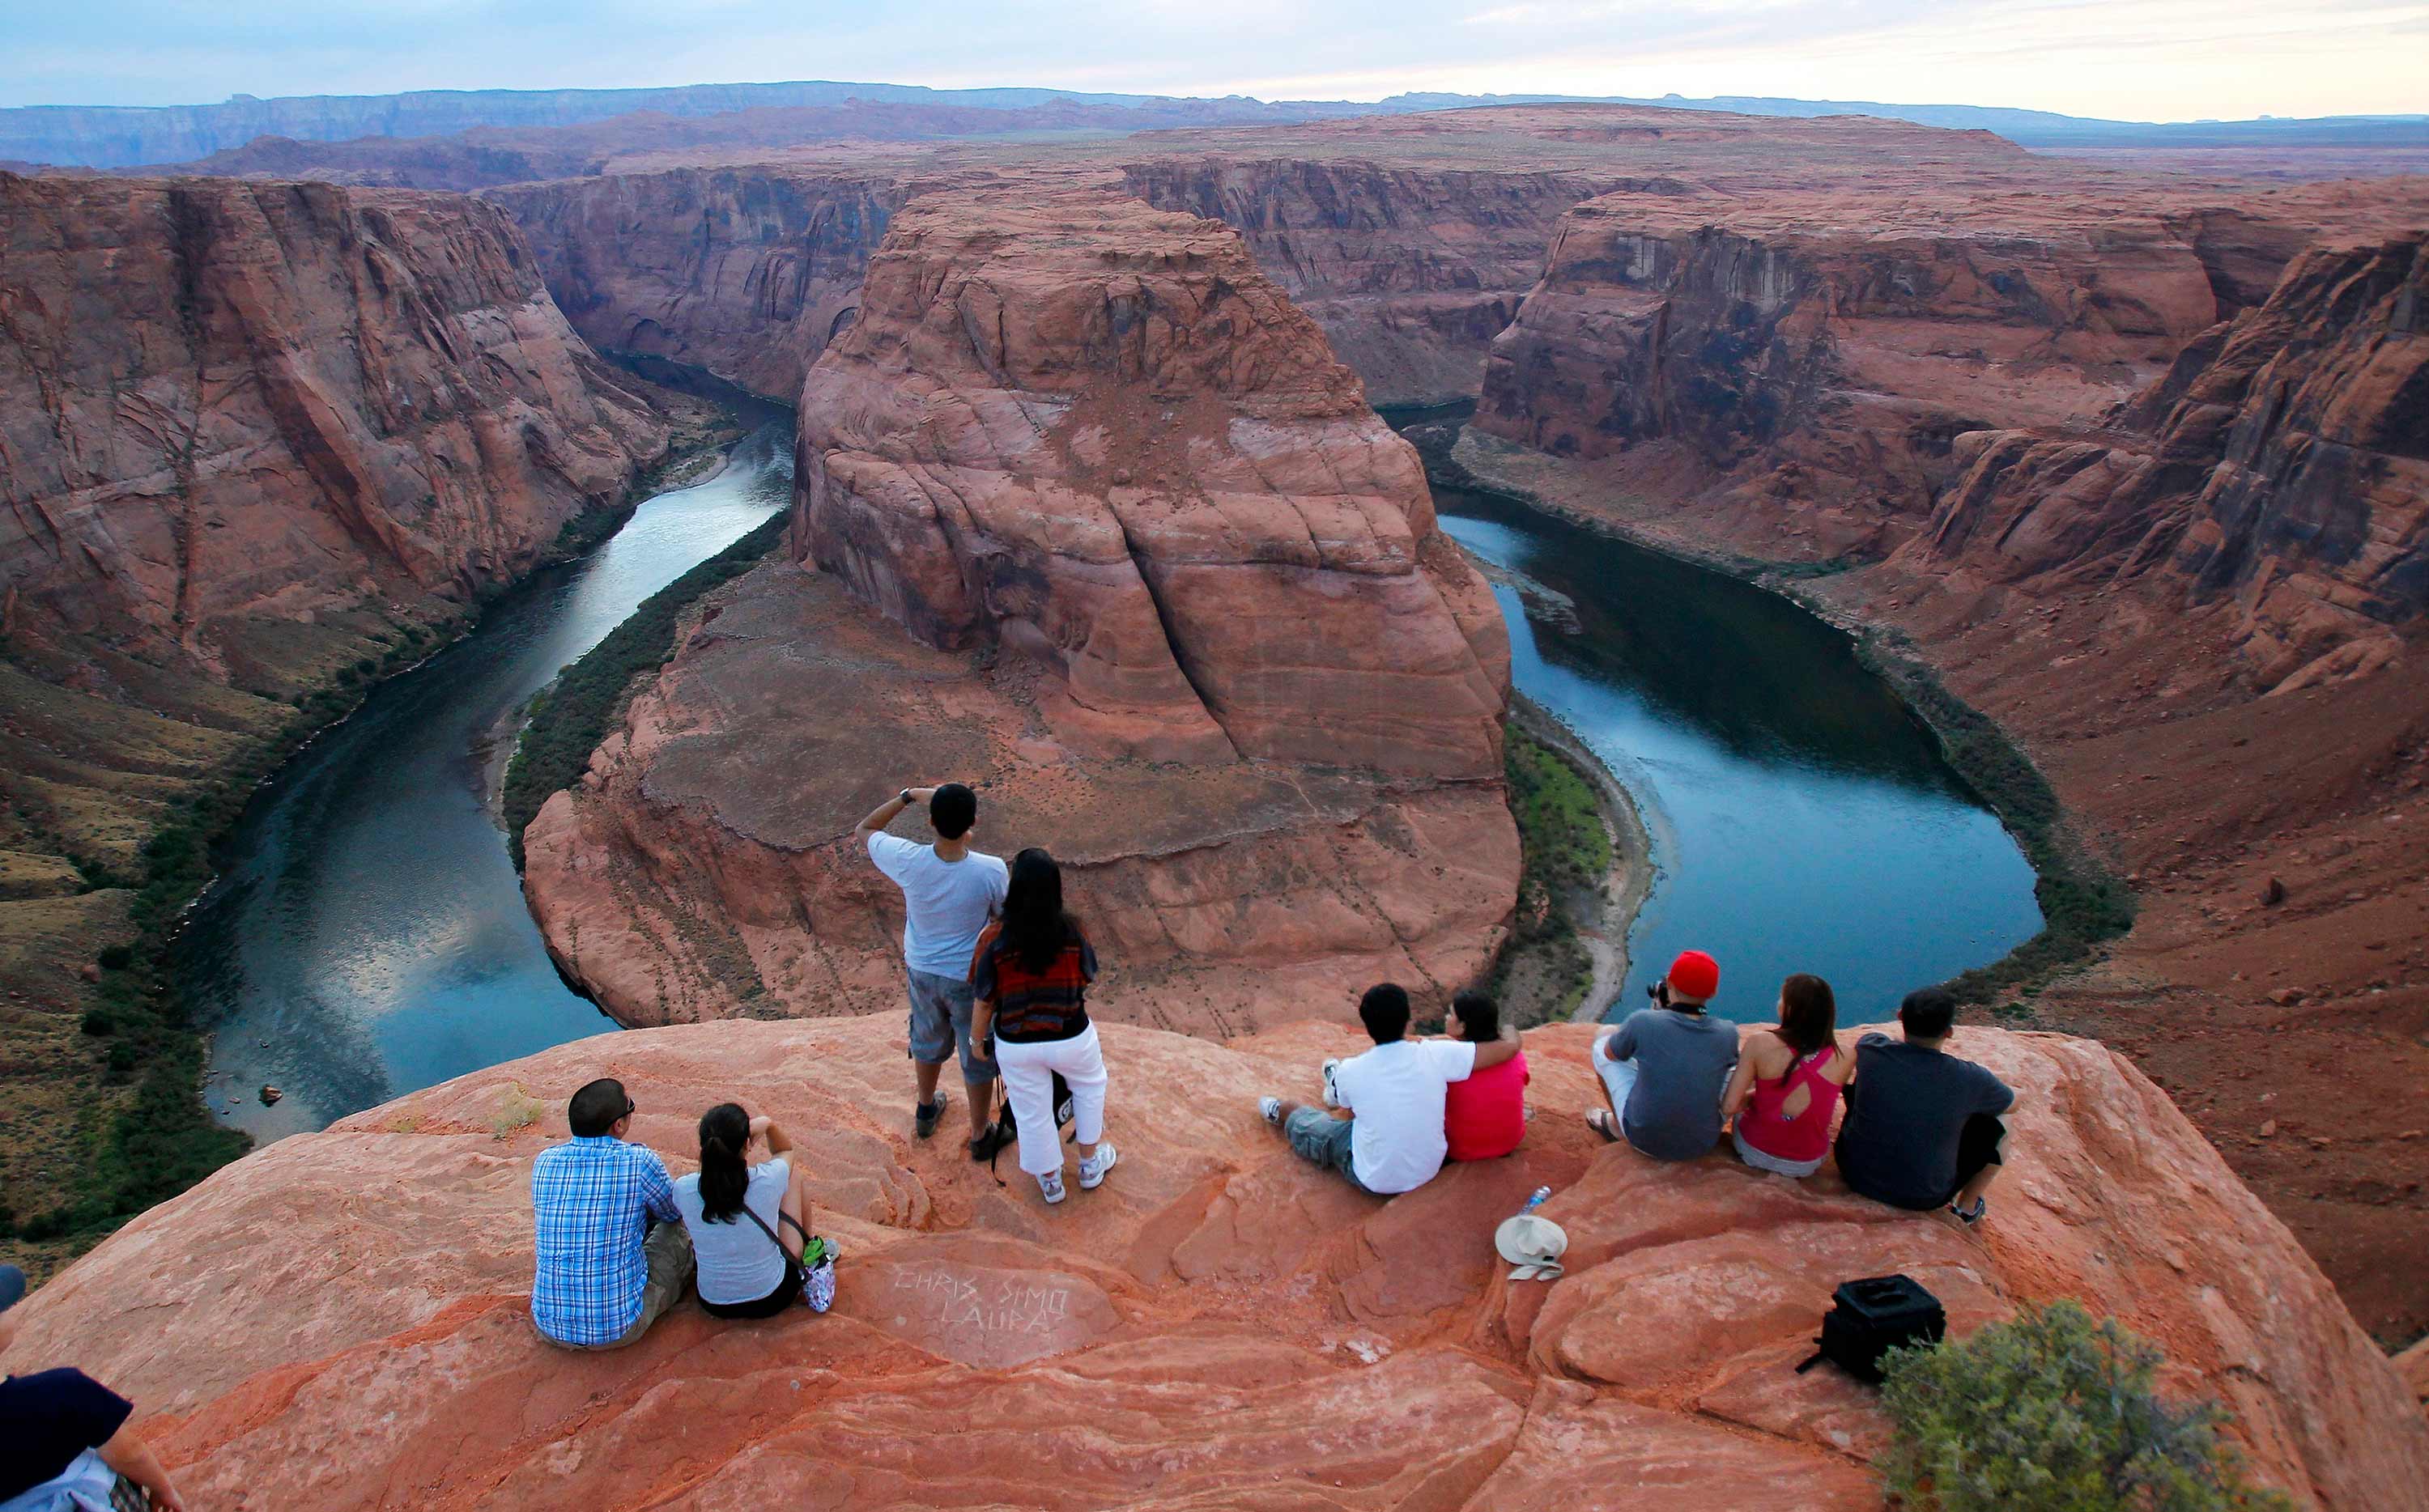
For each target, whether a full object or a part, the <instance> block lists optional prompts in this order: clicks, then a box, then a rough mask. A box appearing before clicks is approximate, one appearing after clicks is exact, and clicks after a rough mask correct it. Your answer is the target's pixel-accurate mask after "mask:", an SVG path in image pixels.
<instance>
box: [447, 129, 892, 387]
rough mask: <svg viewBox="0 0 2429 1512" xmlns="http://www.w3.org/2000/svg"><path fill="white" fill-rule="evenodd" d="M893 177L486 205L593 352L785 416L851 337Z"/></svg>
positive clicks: (739, 175)
mask: <svg viewBox="0 0 2429 1512" xmlns="http://www.w3.org/2000/svg"><path fill="white" fill-rule="evenodd" d="M907 193H908V189H906V188H905V186H904V184H903V182H902V180H901V175H899V174H896V173H884V172H877V173H871V172H867V171H860V172H837V173H826V172H819V171H817V170H788V169H783V168H686V169H672V170H668V171H666V172H662V173H621V174H616V175H612V176H607V177H600V178H588V179H576V180H569V181H565V182H561V183H551V184H536V185H527V186H521V187H518V188H513V189H494V190H491V191H490V192H489V193H488V194H487V198H488V199H489V200H490V201H491V202H492V203H494V204H496V205H500V206H501V207H503V208H504V210H505V211H506V212H507V213H508V214H509V215H511V216H513V217H514V219H515V222H516V223H517V224H519V225H520V226H521V228H522V231H523V235H524V236H525V237H526V238H529V240H530V243H531V247H532V251H533V253H534V254H535V255H537V258H538V259H539V268H540V271H541V273H542V275H543V276H544V277H545V278H546V279H547V281H548V287H549V289H550V291H551V292H552V293H554V295H555V297H556V303H557V304H558V306H559V307H560V308H561V309H563V310H564V311H565V314H566V318H567V319H569V320H571V321H572V322H573V326H574V329H575V330H577V331H579V332H581V333H582V335H583V336H584V337H586V338H587V339H588V340H589V341H590V342H591V344H592V345H594V346H597V347H599V348H601V349H602V350H605V351H613V352H639V353H648V354H650V355H652V356H658V357H666V358H669V359H671V360H674V361H677V362H685V363H689V364H691V365H692V366H694V367H698V368H705V369H707V370H709V371H710V372H713V373H715V374H717V375H718V376H719V377H720V378H723V379H725V380H726V381H728V382H729V383H733V384H736V385H738V386H741V387H744V388H747V389H749V390H751V391H752V393H755V394H762V395H765V396H767V397H768V398H771V399H775V400H778V401H781V402H782V403H787V404H789V403H793V402H794V401H795V400H796V399H798V398H799V397H800V395H801V379H802V377H803V375H804V374H806V373H807V372H808V370H809V367H810V364H811V363H813V362H815V361H817V360H818V353H821V352H823V351H825V350H826V345H827V343H828V342H829V341H830V340H832V339H833V338H834V337H835V336H836V335H838V334H840V333H841V332H842V331H843V330H844V329H846V328H847V327H849V326H850V324H851V319H852V312H853V310H854V308H855V306H856V304H857V302H858V300H859V297H860V281H861V278H862V277H863V275H864V274H865V273H866V272H867V267H868V256H869V254H870V253H872V252H874V251H875V250H876V249H877V244H878V242H879V240H880V239H882V238H884V235H885V227H886V224H887V222H889V221H890V220H891V219H892V217H893V215H894V212H895V211H896V210H897V209H899V208H901V204H902V201H903V199H904V198H905V197H906V195H907Z"/></svg>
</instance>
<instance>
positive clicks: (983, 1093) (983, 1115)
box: [853, 782, 1012, 1160]
mask: <svg viewBox="0 0 2429 1512" xmlns="http://www.w3.org/2000/svg"><path fill="white" fill-rule="evenodd" d="M915 803H917V804H924V805H925V806H926V807H927V810H928V823H929V824H930V825H931V826H932V827H933V828H934V830H935V831H936V841H935V844H934V845H929V846H923V845H920V844H918V843H917V841H911V840H904V839H902V838H901V837H900V836H898V835H890V834H887V833H886V832H885V827H886V826H887V825H889V824H892V823H893V822H894V818H895V815H897V814H901V812H902V811H903V810H904V809H907V808H909V807H911V806H912V805H913V804H915ZM978 817H979V799H978V795H977V794H975V793H973V792H971V791H970V790H969V789H968V788H967V787H964V786H963V785H962V784H961V783H959V782H947V783H946V784H945V785H944V786H942V787H906V788H904V789H903V790H902V791H901V793H898V794H896V795H895V796H894V797H890V798H887V799H886V800H885V801H884V802H883V803H881V804H879V805H878V806H877V807H876V808H874V809H872V810H870V811H869V814H868V817H867V818H866V819H863V820H861V821H860V828H859V829H857V830H854V831H853V836H854V838H856V839H858V840H859V841H860V843H861V844H862V845H863V846H867V847H868V859H869V860H870V861H873V862H875V863H877V869H878V870H879V871H882V872H884V874H885V875H886V876H888V877H890V878H892V879H894V881H895V884H896V885H897V886H899V887H901V889H902V905H903V917H902V963H903V965H904V966H905V967H907V968H908V969H909V972H910V976H911V1060H912V1062H913V1064H914V1065H916V1066H917V1070H918V1082H919V1101H918V1105H917V1107H916V1108H914V1109H912V1129H913V1132H915V1133H916V1134H917V1135H918V1137H919V1138H921V1139H923V1140H924V1139H926V1138H927V1137H928V1136H929V1135H931V1134H934V1132H935V1131H936V1120H937V1118H938V1117H939V1116H940V1115H941V1114H942V1113H943V1112H944V1110H945V1099H944V1098H943V1097H942V1096H941V1095H939V1094H938V1093H937V1091H936V1076H937V1073H939V1072H941V1071H942V1070H944V1068H945V1061H946V1060H947V1059H948V1058H949V1057H950V1056H952V1055H953V1054H954V1053H955V1052H956V1051H957V1050H958V1051H959V1053H960V1055H961V1060H962V1085H963V1090H964V1091H966V1092H967V1093H968V1094H969V1101H970V1159H973V1160H983V1159H986V1158H987V1157H989V1156H991V1155H993V1154H994V1153H995V1151H996V1146H997V1145H998V1144H999V1143H1000V1142H1002V1140H1001V1137H1000V1135H999V1134H998V1132H997V1130H996V1127H995V1079H996V1076H995V1062H994V1061H992V1060H985V1059H983V1057H981V1056H980V1055H979V1054H978V1053H977V1051H976V1050H974V1049H973V1048H972V1047H971V1044H970V956H971V954H972V953H973V952H974V951H975V950H976V949H977V948H978V942H979V933H980V931H981V930H983V929H985V928H986V926H987V920H988V919H990V918H992V917H994V916H995V914H996V912H997V911H998V910H1000V909H1001V908H1002V907H1003V895H1004V890H1005V889H1006V888H1007V887H1008V886H1010V884H1011V876H1012V874H1011V871H1010V869H1009V868H1007V867H1006V866H1005V865H1004V863H1003V862H1002V859H1001V858H1000V857H996V856H990V855H987V854H985V853H984V852H983V851H977V850H972V849H971V848H970V831H971V830H974V829H976V828H977V826H978Z"/></svg>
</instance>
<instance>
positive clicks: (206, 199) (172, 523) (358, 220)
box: [0, 175, 666, 678]
mask: <svg viewBox="0 0 2429 1512" xmlns="http://www.w3.org/2000/svg"><path fill="white" fill-rule="evenodd" d="M0 257H5V262H0V288H6V289H7V291H8V293H7V302H6V306H5V311H6V320H5V322H0V388H5V389H6V390H7V391H8V393H10V394H13V395H20V396H24V397H25V399H26V400H27V401H28V402H27V403H22V404H17V405H13V406H11V407H10V408H9V409H8V411H7V412H6V413H5V414H0V449H5V453H6V456H7V460H8V466H7V468H6V471H5V474H0V494H5V498H6V501H7V505H8V508H7V510H6V511H5V513H0V592H5V593H6V594H7V595H8V597H9V598H10V599H11V600H13V601H14V603H15V604H16V610H15V615H16V618H17V622H18V623H19V624H20V625H25V624H36V623H39V624H42V625H46V626H48V627H51V628H53V629H55V630H56V631H58V632H59V633H73V634H86V635H94V636H99V637H102V638H103V639H104V640H105V641H106V642H107V643H108V644H110V645H112V646H115V647H119V648H123V649H124V648H136V647H140V648H143V649H149V650H157V651H162V652H169V651H173V652H174V653H177V654H179V655H182V656H184V657H186V658H190V659H191V660H192V661H194V662H195V663H197V664H200V665H202V666H207V667H212V668H215V669H217V670H219V671H220V672H221V673H222V675H223V678H224V677H227V676H234V675H236V674H235V673H234V672H233V671H232V670H231V664H232V662H234V661H240V660H241V656H242V651H241V649H240V648H241V643H242V642H243V641H244V639H245V638H246V636H247V635H248V633H250V629H251V627H252V626H253V625H255V624H256V622H258V621H261V620H263V619H268V618H284V619H293V618H296V617H298V616H303V615H305V614H307V613H309V612H311V611H314V610H316V609H326V608H330V607H332V606H337V605H345V604H352V603H354V602H355V601H358V600H361V599H362V598H364V597H365V596H366V595H368V594H377V593H380V592H383V591H386V592H388V593H391V594H393V593H396V592H400V591H402V592H408V593H409V592H416V591H438V592H442V593H445V594H447V595H449V596H451V597H454V598H459V599H460V598H465V597H469V596H470V595H471V593H472V592H473V591H474V590H476V589H478V588H480V587H482V586H484V585H486V584H488V583H499V582H503V581H504V580H505V579H508V578H510V577H512V576H514V575H515V574H517V573H518V572H520V571H521V570H523V569H525V568H527V567H530V566H531V565H532V564H533V563H534V562H535V561H536V560H537V558H538V556H539V554H540V552H541V551H542V549H543V548H545V547H546V546H547V545H548V544H549V543H550V542H551V541H552V540H553V539H554V537H555V536H556V534H557V532H558V531H559V529H560V528H562V527H563V526H564V525H565V524H566V523H567V522H568V521H569V520H570V519H572V518H574V517H575V516H576V515H578V514H580V513H581V512H583V511H584V510H586V509H589V508H595V507H599V506H602V505H605V504H609V503H612V502H614V501H616V500H617V499H618V497H619V496H620V493H621V490H622V488H623V486H624V485H625V483H626V482H627V481H628V480H629V479H630V478H631V477H632V475H633V473H634V471H635V468H636V465H637V464H638V463H640V462H643V461H646V460H649V459H651V458H653V457H654V456H655V455H656V454H657V453H658V452H660V451H661V450H663V448H664V447H665V444H666V429H665V426H664V424H663V423H662V422H661V421H660V420H659V419H657V418H656V417H655V416H654V415H653V413H652V412H651V411H650V409H649V407H648V406H647V405H646V404H645V403H643V402H642V401H641V400H640V399H638V398H637V397H636V396H635V395H634V394H632V393H629V392H627V391H626V390H625V388H624V387H623V386H622V385H621V384H620V383H619V381H618V380H617V379H616V377H615V376H614V375H613V374H612V372H611V371H610V370H608V369H606V368H605V367H604V366H603V364H602V363H600V361H599V360H598V359H597V357H595V356H594V355H593V354H592V353H590V351H589V350H588V349H587V347H585V346H584V345H583V343H582V342H581V340H580V339H579V338H578V337H575V336H574V335H573V333H572V332H571V331H570V330H569V329H568V328H567V326H566V323H565V320H564V319H563V317H561V316H560V315H559V314H558V313H557V311H556V308H555V306H554V304H551V302H550V300H549V296H548V292H547V290H546V289H545V288H542V287H541V284H540V280H539V276H538V273H537V270H536V269H535V268H534V267H533V266H532V263H531V259H530V256H529V255H528V254H527V253H526V251H525V250H524V246H523V243H522V240H521V238H520V237H518V236H517V235H516V233H515V230H514V227H513V226H512V224H511V223H510V222H507V221H506V219H505V218H504V216H503V215H502V214H501V213H499V212H498V211H497V210H496V209H494V208H492V207H489V206H487V205H480V204H478V203H477V202H473V201H469V200H463V199H456V198H453V197H443V196H442V197H426V196H417V195H409V194H395V193H389V194H372V193H349V192H347V191H345V190H341V189H334V188H331V187H328V186H324V185H307V184H282V185H254V184H238V183H223V182H215V181H198V180H182V181H174V182H167V183H161V182H140V181H139V182H106V181H96V180H90V179H67V178H45V179H24V178H16V177H10V176H8V175H0Z"/></svg>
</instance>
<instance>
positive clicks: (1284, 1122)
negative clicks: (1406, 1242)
mask: <svg viewBox="0 0 2429 1512" xmlns="http://www.w3.org/2000/svg"><path fill="white" fill-rule="evenodd" d="M1358 1017H1359V1018H1360V1019H1361V1020H1362V1021H1363V1023H1364V1024H1365V1026H1366V1032H1367V1033H1368V1034H1370V1035H1372V1036H1374V1039H1375V1048H1373V1049H1372V1050H1369V1051H1367V1052H1366V1053H1365V1054H1364V1055H1361V1056H1353V1057H1351V1058H1350V1059H1349V1060H1339V1061H1333V1060H1328V1061H1326V1062H1325V1064H1324V1100H1325V1102H1326V1103H1327V1104H1328V1105H1329V1106H1330V1107H1333V1108H1338V1109H1346V1110H1347V1112H1348V1113H1349V1115H1350V1116H1349V1117H1347V1118H1346V1119H1344V1118H1335V1117H1332V1116H1330V1115H1329V1114H1327V1113H1326V1112H1325V1111H1324V1109H1321V1108H1309V1107H1307V1106H1305V1105H1304V1104H1300V1103H1295V1102H1291V1101H1288V1100H1287V1099H1285V1098H1281V1097H1267V1098H1264V1099H1263V1100H1262V1101H1260V1102H1259V1103H1258V1105H1257V1110H1258V1111H1259V1112H1262V1113H1264V1115H1265V1122H1266V1123H1268V1124H1273V1125H1277V1126H1280V1127H1281V1131H1282V1134H1283V1136H1284V1137H1285V1138H1287V1139H1288V1140H1289V1141H1290V1146H1291V1149H1292V1150H1293V1151H1295V1152H1296V1153H1297V1155H1298V1156H1299V1158H1300V1159H1306V1160H1313V1161H1314V1162H1315V1163H1316V1164H1317V1165H1322V1166H1330V1167H1331V1168H1332V1169H1333V1170H1335V1171H1338V1172H1340V1173H1341V1174H1342V1175H1345V1176H1347V1177H1348V1178H1349V1182H1350V1185H1352V1186H1354V1187H1357V1188H1360V1189H1361V1190H1363V1191H1366V1192H1375V1193H1377V1194H1379V1195H1380V1196H1386V1197H1388V1196H1391V1195H1393V1194H1394V1193H1396V1192H1414V1191H1416V1190H1417V1189H1418V1188H1419V1187H1422V1186H1424V1185H1425V1184H1426V1183H1427V1182H1429V1181H1431V1180H1432V1179H1433V1178H1434V1173H1435V1172H1437V1171H1440V1170H1441V1169H1442V1163H1443V1156H1444V1155H1445V1153H1446V1152H1447V1151H1448V1150H1449V1148H1450V1145H1449V1142H1447V1141H1446V1139H1445V1138H1444V1136H1443V1103H1444V1089H1445V1088H1446V1087H1448V1086H1449V1085H1450V1084H1451V1083H1452V1082H1454V1081H1465V1080H1466V1079H1467V1078H1468V1076H1469V1075H1470V1074H1471V1073H1474V1072H1478V1071H1483V1070H1486V1069H1488V1068H1490V1067H1493V1066H1497V1065H1499V1064H1500V1063H1501V1062H1502V1061H1504V1060H1509V1059H1510V1058H1511V1057H1512V1056H1513V1055H1516V1054H1517V1053H1518V1037H1517V1035H1516V1033H1515V1032H1514V1031H1512V1029H1511V1028H1510V1027H1508V1026H1506V1025H1505V1026H1504V1027H1502V1030H1501V1038H1499V1039H1497V1040H1494V1041H1491V1042H1489V1043H1487V1044H1467V1043H1465V1042H1463V1041H1460V1040H1413V1039H1410V1038H1409V994H1408V993H1407V992H1406V991H1404V990H1402V989H1401V988H1400V987H1398V986H1397V985H1396V984H1394V983H1392V982H1384V983H1382V984H1381V985H1380V986H1376V987H1369V988H1367V989H1366V994H1365V995H1364V996H1363V997H1361V998H1360V999H1359V1000H1358Z"/></svg>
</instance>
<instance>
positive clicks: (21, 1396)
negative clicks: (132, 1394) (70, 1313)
mask: <svg viewBox="0 0 2429 1512" xmlns="http://www.w3.org/2000/svg"><path fill="white" fill-rule="evenodd" d="M24 1297H25V1272H23V1271H21V1270H19V1269H17V1267H15V1266H13V1265H0V1353H5V1352H6V1351H7V1350H8V1346H9V1345H10V1344H12V1343H14V1342H15V1341H16V1339H17V1328H18V1325H19V1324H20V1323H22V1322H23V1321H24V1320H23V1318H22V1317H21V1316H20V1315H19V1314H18V1313H17V1312H16V1311H15V1310H14V1308H15V1307H16V1305H17V1303H18V1302H19V1301H21V1300H22V1299H23V1298H24ZM134 1414H135V1404H133V1403H131V1402H129V1401H127V1400H126V1399H125V1398H124V1397H123V1396H120V1395H119V1394H118V1393H117V1392H115V1391H112V1390H111V1389H109V1388H107V1387H106V1386H104V1385H102V1384H101V1383H100V1382H98V1381H96V1380H94V1379H93V1378H92V1377H91V1376H90V1375H87V1374H85V1373H84V1372H82V1371H78V1370H64V1369H63V1370H56V1371H37V1372H34V1373H33V1374H31V1375H11V1376H8V1377H7V1378H6V1379H0V1502H5V1503H7V1504H8V1505H9V1506H11V1507H19V1506H23V1507H25V1508H26V1509H28V1512H73V1509H74V1508H75V1507H76V1506H78V1505H79V1504H81V1503H83V1502H91V1503H92V1504H109V1503H110V1502H111V1501H112V1499H113V1493H115V1492H116V1491H117V1490H118V1487H119V1483H120V1482H121V1481H124V1482H126V1483H128V1484H130V1485H132V1486H135V1487H141V1489H142V1492H143V1494H144V1495H145V1496H146V1497H148V1498H149V1499H150V1504H151V1505H152V1507H153V1508H154V1509H155V1512H186V1502H185V1500H184V1499H183V1498H182V1497H180V1496H179V1495H178V1494H177V1487H176V1485H175V1483H174V1482H173V1481H171V1480H170V1478H169V1471H168V1470H167V1469H166V1468H164V1467H163V1466H162V1465H161V1463H160V1461H159V1458H158V1456H157V1455H155V1454H153V1453H152V1450H151V1447H150V1446H149V1445H147V1444H145V1443H144V1442H143V1440H142V1439H141V1438H137V1437H136V1435H135V1431H134V1430H133V1429H131V1428H129V1427H127V1426H126V1420H127V1419H128V1418H130V1417H132V1416H134Z"/></svg>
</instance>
